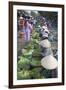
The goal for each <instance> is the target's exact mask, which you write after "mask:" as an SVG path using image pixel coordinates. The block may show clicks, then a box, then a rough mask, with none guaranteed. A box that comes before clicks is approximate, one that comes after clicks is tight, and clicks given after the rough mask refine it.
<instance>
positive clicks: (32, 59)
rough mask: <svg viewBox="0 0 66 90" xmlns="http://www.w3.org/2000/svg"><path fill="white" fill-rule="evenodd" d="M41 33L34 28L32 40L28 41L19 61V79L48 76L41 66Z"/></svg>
mask: <svg viewBox="0 0 66 90" xmlns="http://www.w3.org/2000/svg"><path fill="white" fill-rule="evenodd" d="M39 41H40V37H39V33H38V32H36V31H35V30H33V32H32V34H31V40H30V42H28V43H26V45H25V46H24V49H22V53H21V55H20V56H19V60H18V61H17V79H18V80H23V79H42V78H46V76H47V71H46V70H45V72H44V68H43V67H42V66H41V55H40V47H39Z"/></svg>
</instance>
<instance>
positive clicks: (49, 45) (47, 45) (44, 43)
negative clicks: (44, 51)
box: [39, 39, 51, 48]
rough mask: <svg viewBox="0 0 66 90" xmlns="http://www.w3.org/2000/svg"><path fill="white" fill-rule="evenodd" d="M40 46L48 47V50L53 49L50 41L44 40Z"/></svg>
mask: <svg viewBox="0 0 66 90" xmlns="http://www.w3.org/2000/svg"><path fill="white" fill-rule="evenodd" d="M39 45H41V46H42V47H46V48H50V47H51V43H50V42H49V40H48V39H45V40H42V41H41V42H40V43H39Z"/></svg>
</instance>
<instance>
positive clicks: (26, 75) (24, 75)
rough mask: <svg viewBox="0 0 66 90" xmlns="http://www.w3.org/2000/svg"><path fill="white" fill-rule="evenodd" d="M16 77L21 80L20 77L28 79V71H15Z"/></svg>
mask: <svg viewBox="0 0 66 90" xmlns="http://www.w3.org/2000/svg"><path fill="white" fill-rule="evenodd" d="M17 77H18V78H17V79H18V80H21V79H30V78H31V76H30V71H29V70H25V69H23V70H22V71H20V72H18V73H17Z"/></svg>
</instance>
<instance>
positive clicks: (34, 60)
mask: <svg viewBox="0 0 66 90" xmlns="http://www.w3.org/2000/svg"><path fill="white" fill-rule="evenodd" d="M31 65H33V66H41V59H40V58H37V57H34V58H32V61H31Z"/></svg>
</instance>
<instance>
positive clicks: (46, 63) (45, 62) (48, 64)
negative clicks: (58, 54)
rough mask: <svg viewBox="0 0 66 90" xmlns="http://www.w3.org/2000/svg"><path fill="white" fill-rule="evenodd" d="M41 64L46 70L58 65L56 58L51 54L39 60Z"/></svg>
mask: <svg viewBox="0 0 66 90" xmlns="http://www.w3.org/2000/svg"><path fill="white" fill-rule="evenodd" d="M41 65H42V66H43V67H44V68H45V69H48V70H52V69H56V68H57V66H58V62H57V60H56V59H55V58H54V57H53V56H52V55H49V56H46V57H44V58H43V59H42V60H41Z"/></svg>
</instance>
